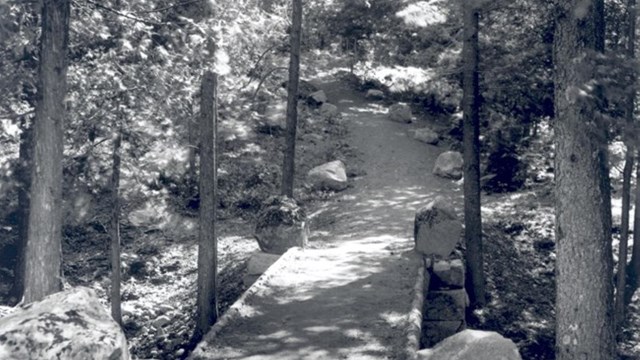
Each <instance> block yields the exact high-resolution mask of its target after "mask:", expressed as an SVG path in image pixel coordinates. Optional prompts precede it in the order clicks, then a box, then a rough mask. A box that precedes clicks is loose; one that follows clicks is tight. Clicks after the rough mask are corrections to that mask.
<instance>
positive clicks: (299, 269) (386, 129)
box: [196, 79, 460, 360]
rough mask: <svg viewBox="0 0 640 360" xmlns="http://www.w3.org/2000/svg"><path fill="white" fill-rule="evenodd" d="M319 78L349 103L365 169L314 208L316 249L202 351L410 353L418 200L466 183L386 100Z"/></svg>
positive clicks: (281, 359)
mask: <svg viewBox="0 0 640 360" xmlns="http://www.w3.org/2000/svg"><path fill="white" fill-rule="evenodd" d="M317 83H318V86H319V87H320V88H322V89H324V90H325V92H326V93H327V95H328V98H329V101H331V102H333V103H334V104H336V105H337V106H338V107H339V109H340V110H341V112H342V114H343V118H344V120H345V121H346V122H347V124H348V127H349V130H350V138H349V143H350V146H351V147H354V148H357V150H358V152H359V153H360V156H359V158H360V160H361V164H360V167H362V169H364V170H365V171H366V175H363V176H359V177H357V178H356V179H355V180H354V181H353V187H351V188H349V189H348V190H346V191H344V192H343V193H341V194H340V195H338V196H336V197H335V198H334V200H333V201H330V202H328V203H326V204H324V205H323V206H322V207H321V208H319V209H316V211H315V212H314V220H313V221H312V235H311V238H310V243H311V245H312V246H311V247H312V248H311V249H306V250H304V251H298V252H296V253H295V256H294V257H293V258H292V259H290V260H289V261H287V262H286V264H281V269H280V270H279V271H278V273H277V274H275V275H273V276H270V277H269V278H267V279H263V280H264V281H263V283H262V284H263V286H262V287H261V288H260V289H259V290H258V291H256V292H255V293H252V294H251V295H249V296H247V297H246V298H245V302H244V304H243V306H242V308H241V309H240V310H239V312H240V313H241V314H240V316H238V317H236V318H234V320H232V321H231V322H230V323H229V324H227V325H226V326H224V328H223V329H222V330H221V331H220V332H219V333H218V334H217V335H216V336H215V337H207V338H205V342H204V343H203V344H202V346H201V347H200V348H199V350H198V351H197V352H196V353H197V354H198V355H200V356H202V357H203V358H206V359H265V360H266V359H269V360H276V359H277V360H288V359H291V360H293V359H327V360H332V359H362V360H366V359H402V358H403V351H404V350H403V349H404V346H405V342H406V338H407V337H406V333H405V329H406V327H407V314H408V312H409V310H410V306H411V300H412V287H413V285H414V283H415V280H416V279H415V277H416V269H417V266H418V261H419V259H418V257H417V256H416V255H415V254H414V253H413V251H412V246H413V242H412V239H411V236H412V233H413V216H414V212H415V209H417V208H418V207H421V206H422V205H424V204H425V203H426V202H427V201H428V200H427V199H429V198H433V197H434V196H436V195H442V196H444V197H445V198H449V199H451V201H453V202H456V203H457V202H458V201H459V198H460V191H459V190H458V189H457V188H458V187H457V186H456V185H455V184H454V183H453V182H451V181H448V180H444V179H440V178H437V177H434V176H433V175H431V170H432V168H433V164H434V162H435V159H436V157H437V155H438V154H439V153H441V152H442V151H444V149H442V148H437V147H434V146H429V145H425V144H422V143H419V142H417V141H415V140H413V139H411V138H410V137H409V136H408V130H409V128H410V125H405V124H399V123H394V122H391V121H389V120H387V119H386V114H385V112H386V108H385V107H384V106H381V105H376V104H374V103H370V102H368V101H366V100H365V99H364V98H363V97H362V95H361V94H358V93H356V92H354V91H352V90H349V89H347V88H346V87H345V85H344V84H342V83H339V82H330V81H327V80H326V79H319V80H318V81H317ZM347 166H348V167H349V164H347ZM202 350H204V351H202Z"/></svg>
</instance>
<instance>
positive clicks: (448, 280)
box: [420, 257, 469, 348]
mask: <svg viewBox="0 0 640 360" xmlns="http://www.w3.org/2000/svg"><path fill="white" fill-rule="evenodd" d="M424 267H425V277H424V279H425V284H424V287H423V289H424V290H423V291H424V295H423V296H424V299H425V300H424V303H423V309H422V334H421V340H420V346H421V348H429V347H432V346H434V345H435V344H437V343H439V342H440V341H442V340H444V339H446V338H448V337H449V336H451V335H453V334H455V333H457V332H459V331H462V330H464V329H465V328H466V321H465V313H466V309H467V306H468V305H469V298H468V296H467V292H466V290H465V289H464V266H463V264H462V260H460V259H452V260H435V261H434V260H433V259H431V258H427V257H425V258H424Z"/></svg>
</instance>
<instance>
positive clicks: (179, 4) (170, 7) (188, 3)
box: [136, 0, 204, 14]
mask: <svg viewBox="0 0 640 360" xmlns="http://www.w3.org/2000/svg"><path fill="white" fill-rule="evenodd" d="M203 1H204V0H191V1H184V2H181V3H177V4H174V5H169V6H166V7H163V8H160V9H153V10H145V11H138V12H136V14H150V13H154V12H162V11H167V10H171V9H173V8H177V7H181V6H187V5H191V4H195V3H199V2H203Z"/></svg>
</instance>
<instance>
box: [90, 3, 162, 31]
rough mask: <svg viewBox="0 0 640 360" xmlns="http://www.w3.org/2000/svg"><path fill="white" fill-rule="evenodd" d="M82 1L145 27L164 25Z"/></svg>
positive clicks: (98, 4)
mask: <svg viewBox="0 0 640 360" xmlns="http://www.w3.org/2000/svg"><path fill="white" fill-rule="evenodd" d="M83 1H85V2H86V3H88V4H91V5H93V6H95V7H96V8H99V9H102V10H105V11H108V12H110V13H113V14H116V15H118V16H121V17H123V18H127V19H130V20H133V21H137V22H140V23H143V24H146V25H154V26H162V25H164V24H162V23H159V22H155V21H150V20H145V19H141V18H139V17H137V16H134V15H130V14H126V13H123V12H121V11H118V10H116V9H113V8H110V7H108V6H104V5H102V4H100V3H97V2H94V1H92V0H83Z"/></svg>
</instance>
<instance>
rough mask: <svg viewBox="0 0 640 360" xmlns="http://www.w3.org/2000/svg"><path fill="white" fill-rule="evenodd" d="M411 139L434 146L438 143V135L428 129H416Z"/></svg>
mask: <svg viewBox="0 0 640 360" xmlns="http://www.w3.org/2000/svg"><path fill="white" fill-rule="evenodd" d="M413 138H414V139H416V140H418V141H421V142H423V143H427V144H430V145H436V144H437V143H438V142H439V141H440V136H439V135H438V133H436V132H435V131H433V130H431V129H429V128H422V129H417V130H416V131H415V133H414V135H413Z"/></svg>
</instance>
